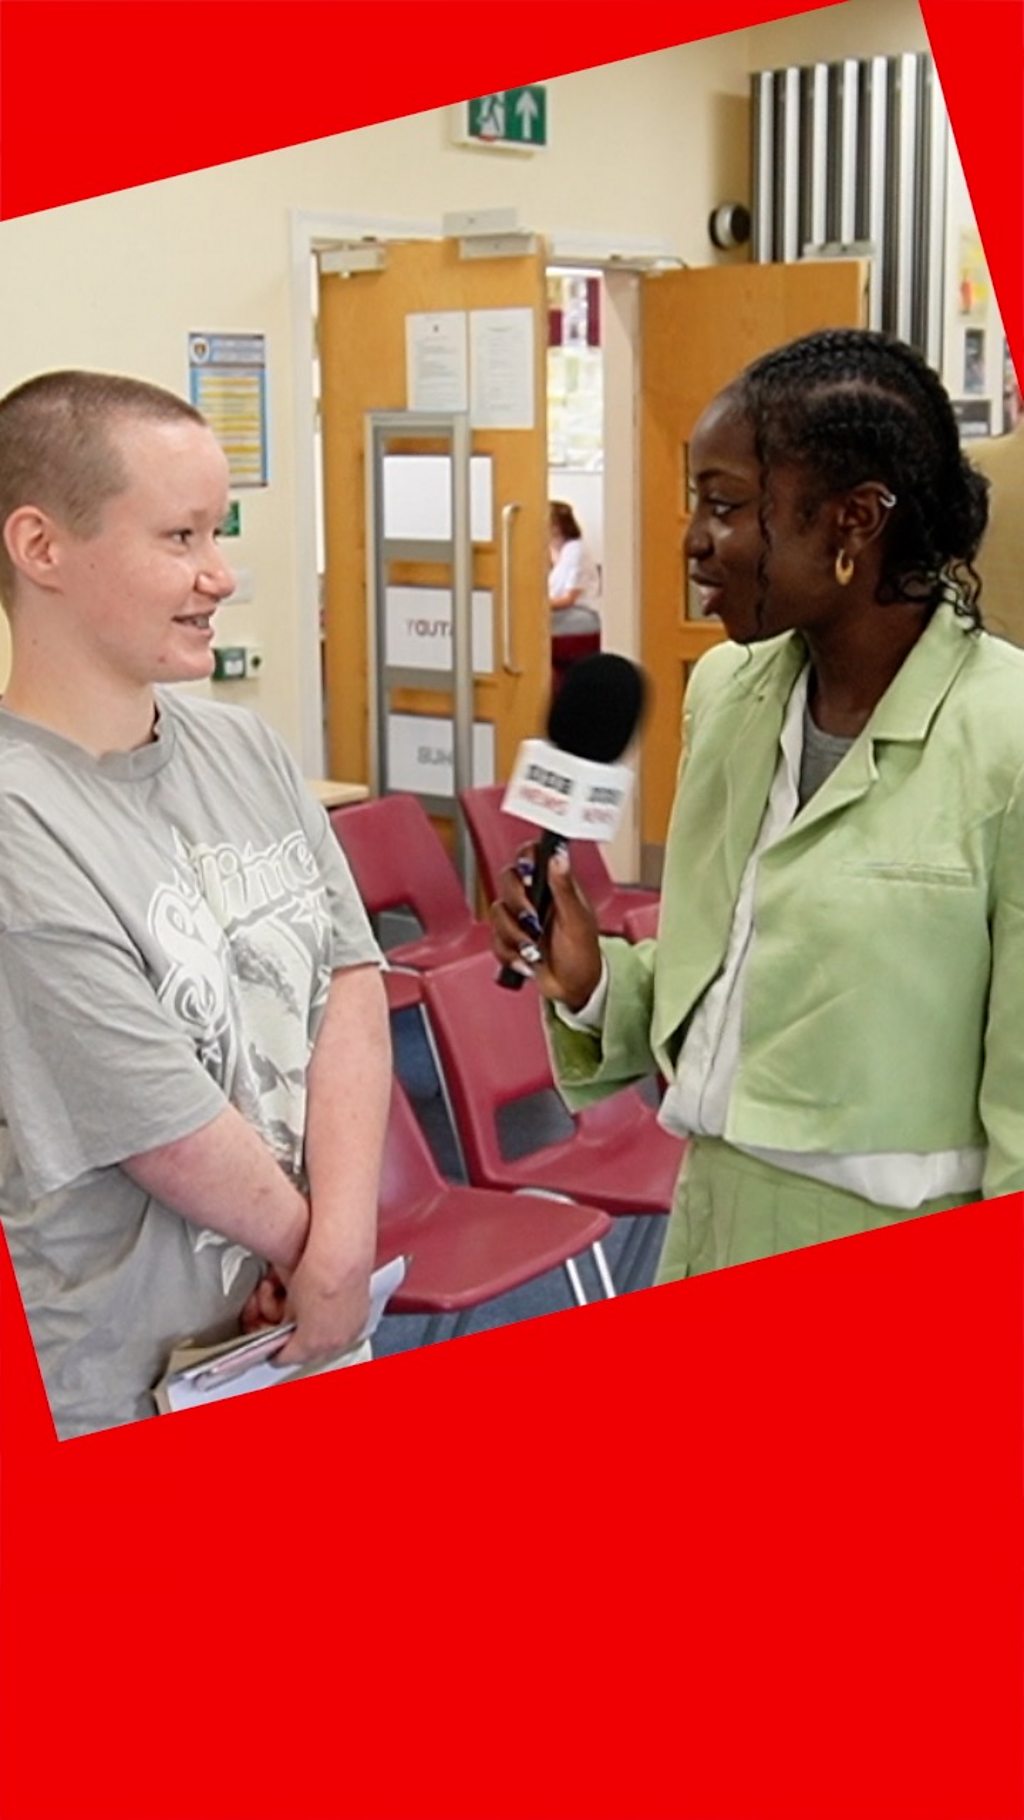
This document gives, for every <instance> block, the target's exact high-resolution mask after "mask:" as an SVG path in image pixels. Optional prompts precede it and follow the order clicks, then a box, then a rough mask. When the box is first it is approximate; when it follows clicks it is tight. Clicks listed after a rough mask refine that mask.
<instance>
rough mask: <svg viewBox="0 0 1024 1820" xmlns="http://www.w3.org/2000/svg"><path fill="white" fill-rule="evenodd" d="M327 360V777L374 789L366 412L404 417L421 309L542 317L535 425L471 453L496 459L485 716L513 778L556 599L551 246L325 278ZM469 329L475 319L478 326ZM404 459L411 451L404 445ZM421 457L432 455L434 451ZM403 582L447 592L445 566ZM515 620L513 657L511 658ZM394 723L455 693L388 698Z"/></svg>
mask: <svg viewBox="0 0 1024 1820" xmlns="http://www.w3.org/2000/svg"><path fill="white" fill-rule="evenodd" d="M319 295H320V364H321V395H322V429H323V454H324V516H325V537H326V567H327V574H326V589H325V603H324V604H325V614H324V656H325V665H324V668H325V682H326V691H327V733H328V750H329V768H330V773H331V775H332V776H333V777H340V778H346V779H351V780H354V781H358V782H366V781H368V780H369V778H370V776H371V754H370V750H369V698H370V678H369V677H368V675H367V663H368V655H367V652H368V628H367V607H366V601H367V592H366V587H367V549H366V522H365V468H364V438H365V425H364V419H365V414H366V412H368V411H376V410H381V411H385V410H390V411H394V410H405V409H407V408H408V405H409V402H410V401H409V399H408V396H407V389H406V319H407V317H408V316H409V315H411V314H415V313H435V312H436V313H439V312H442V311H466V312H471V311H477V310H507V309H519V310H523V309H525V310H529V311H530V312H532V315H533V326H534V336H533V341H534V349H533V427H532V428H530V429H502V430H495V429H481V430H474V431H473V435H472V450H473V454H474V456H476V455H483V456H489V457H490V458H491V473H492V483H493V484H492V536H491V537H490V539H489V540H488V541H487V542H485V543H480V544H475V545H474V551H473V574H472V585H473V587H474V588H475V589H480V590H483V589H486V590H488V591H489V592H490V593H491V596H492V602H493V609H494V628H493V652H494V658H493V668H492V669H491V670H490V671H489V672H488V673H487V674H486V675H482V676H480V677H478V679H477V681H476V683H475V685H474V716H475V718H476V720H478V721H486V722H490V723H492V724H493V726H494V729H495V732H494V743H495V772H496V777H497V779H499V780H500V779H504V778H505V777H507V775H508V773H509V771H510V769H511V766H512V761H513V758H514V755H515V751H516V748H517V746H518V745H519V743H520V741H521V740H523V739H526V738H531V737H535V736H536V735H537V734H538V733H539V732H540V731H541V730H542V722H543V717H544V712H545V705H546V701H547V696H548V690H549V685H550V674H551V669H550V661H551V660H550V638H549V631H548V602H547V551H548V533H547V428H546V411H545V399H546V375H547V359H546V348H547V305H546V290H545V258H544V251H543V248H542V247H538V250H537V251H536V252H534V253H530V254H526V255H523V256H519V255H516V256H515V257H496V258H484V259H469V260H467V259H464V258H462V257H460V251H459V247H458V244H457V243H456V242H454V241H451V240H444V241H409V242H394V241H392V242H390V243H389V244H388V246H387V265H386V267H385V269H384V270H382V271H374V272H359V273H355V274H354V275H352V276H351V277H342V276H339V275H324V276H321V279H320V293H319ZM467 328H468V323H467ZM402 446H403V452H406V451H407V449H408V444H407V443H403V445H402ZM423 452H424V453H430V452H431V445H430V444H428V443H425V444H424V445H423ZM506 507H512V508H516V510H515V512H514V515H513V516H512V517H511V521H510V524H509V539H510V548H511V555H512V562H511V588H510V598H509V600H508V603H507V605H506V603H505V601H504V600H503V599H502V597H501V593H502V563H501V537H502V515H503V511H504V508H506ZM388 579H389V580H390V582H391V583H392V585H394V586H395V587H398V586H408V587H413V586H424V587H427V586H429V587H435V588H441V587H448V586H449V585H450V574H449V571H448V569H447V567H445V566H442V565H440V564H436V563H425V562H416V563H412V562H403V563H393V564H392V565H391V570H390V574H389V578H388ZM506 623H507V625H508V627H509V628H510V632H511V643H512V650H511V652H509V651H508V650H506V649H505V637H504V633H505V627H506ZM390 707H391V711H392V712H393V713H395V714H417V715H419V714H422V715H436V716H440V717H447V716H450V714H451V711H452V703H451V692H450V687H448V686H445V685H444V684H443V683H442V680H441V677H440V676H439V678H438V687H437V688H436V689H435V688H430V689H426V688H416V689H412V688H404V689H395V690H392V692H391V703H390Z"/></svg>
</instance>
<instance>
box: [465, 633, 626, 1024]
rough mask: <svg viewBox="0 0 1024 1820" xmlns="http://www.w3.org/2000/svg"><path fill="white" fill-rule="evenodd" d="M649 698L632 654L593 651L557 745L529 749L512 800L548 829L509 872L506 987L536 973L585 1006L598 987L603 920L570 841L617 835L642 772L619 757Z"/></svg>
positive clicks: (568, 685) (564, 698)
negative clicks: (582, 883) (574, 866)
mask: <svg viewBox="0 0 1024 1820" xmlns="http://www.w3.org/2000/svg"><path fill="white" fill-rule="evenodd" d="M644 696H645V683H644V676H643V672H642V671H641V670H639V669H638V668H637V666H636V665H635V664H632V663H630V662H629V661H628V659H626V658H624V657H616V656H614V655H611V654H602V655H600V656H597V657H589V658H585V659H583V661H582V662H581V663H578V664H575V665H574V666H573V668H572V669H571V670H570V671H569V672H568V675H567V676H566V679H565V682H564V683H563V685H562V690H561V692H560V694H559V695H558V697H557V699H556V700H555V702H554V703H553V704H552V708H551V712H550V715H549V718H548V740H547V742H544V741H542V740H527V741H526V742H525V744H524V745H523V746H522V747H521V748H520V751H519V755H518V758H517V760H516V765H515V769H514V771H513V775H512V778H511V781H510V783H509V786H508V790H507V791H506V794H505V801H504V804H503V807H504V808H505V809H507V810H508V811H509V812H510V813H511V814H514V815H516V816H519V817H521V818H523V819H525V820H530V821H534V822H536V823H537V825H538V826H539V827H540V828H541V829H542V830H543V832H542V834H541V837H540V840H539V841H538V843H537V846H536V848H535V849H534V850H533V852H532V854H531V853H530V851H529V850H526V851H524V853H523V854H521V855H520V858H519V860H518V861H517V862H516V865H515V866H512V867H509V868H507V869H506V871H505V872H504V873H503V875H502V885H501V897H500V899H499V901H498V902H497V903H496V904H495V905H494V906H493V908H492V912H491V920H492V926H493V929H494V947H495V952H496V953H497V955H498V958H499V959H500V960H501V961H502V962H503V963H504V964H503V966H502V970H501V973H500V974H499V984H501V985H503V986H507V987H514V988H517V987H519V986H521V985H522V982H523V977H524V972H530V973H532V976H533V977H534V978H535V979H536V981H537V984H538V986H539V987H540V990H541V991H542V992H543V993H544V995H545V996H546V997H548V998H553V999H559V1000H561V1001H562V1002H563V1003H565V1004H567V1005H569V1006H570V1007H571V1008H576V1009H578V1008H579V1006H581V1005H583V1004H585V1003H586V1001H587V999H588V998H589V997H590V994H591V992H592V991H593V989H594V987H595V986H596V985H597V982H598V980H599V978H600V974H601V956H600V951H599V949H598V944H597V924H596V920H595V918H594V914H593V911H592V910H591V908H590V905H589V904H588V903H587V902H586V899H585V898H584V897H583V895H582V893H581V892H580V890H579V888H578V886H577V885H576V883H575V881H574V879H573V878H572V876H571V873H570V871H569V868H568V863H567V860H566V859H565V843H566V841H567V840H568V839H569V838H570V837H572V838H575V839H584V840H610V839H611V838H612V836H613V835H614V834H615V832H616V830H617V828H618V825H619V822H620V820H621V816H622V811H623V809H624V807H625V804H626V801H627V799H628V794H629V790H630V787H631V785H632V773H631V772H630V771H628V770H627V769H626V768H625V767H624V766H622V765H619V764H617V763H616V762H615V761H616V760H617V759H619V758H620V757H621V755H622V753H623V752H624V751H625V749H626V747H627V746H628V744H629V742H630V740H631V739H632V737H633V735H634V733H635V732H636V730H637V727H638V725H639V722H640V719H641V716H642V713H643V708H644ZM527 963H528V965H527Z"/></svg>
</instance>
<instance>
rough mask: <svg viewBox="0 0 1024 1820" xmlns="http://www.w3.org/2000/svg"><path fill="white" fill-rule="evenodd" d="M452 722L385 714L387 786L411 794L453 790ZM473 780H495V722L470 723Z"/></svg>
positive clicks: (447, 793) (448, 793)
mask: <svg viewBox="0 0 1024 1820" xmlns="http://www.w3.org/2000/svg"><path fill="white" fill-rule="evenodd" d="M452 739H453V733H452V723H451V721H450V720H437V719H434V718H433V717H432V716H428V715H425V714H389V715H388V789H389V790H409V791H411V793H412V795H413V796H445V797H451V796H453V795H454V793H455V767H454V762H453V758H452ZM473 782H474V784H493V782H494V725H493V722H491V721H479V720H478V721H476V722H475V723H474V726H473Z"/></svg>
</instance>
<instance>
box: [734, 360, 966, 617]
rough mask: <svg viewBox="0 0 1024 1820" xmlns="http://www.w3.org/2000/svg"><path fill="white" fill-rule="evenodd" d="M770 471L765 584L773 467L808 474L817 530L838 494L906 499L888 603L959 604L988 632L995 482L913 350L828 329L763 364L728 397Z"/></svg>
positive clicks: (886, 556) (884, 582)
mask: <svg viewBox="0 0 1024 1820" xmlns="http://www.w3.org/2000/svg"><path fill="white" fill-rule="evenodd" d="M729 390H730V395H731V397H732V399H733V400H734V402H735V404H736V406H737V407H738V408H739V409H740V410H741V411H742V412H743V415H744V416H745V417H746V418H747V419H748V420H749V422H750V424H751V426H752V428H753V433H754V444H755V449H756V452H757V457H758V461H759V463H760V467H761V476H762V480H761V494H762V497H761V506H760V520H761V530H762V538H763V540H764V545H765V548H764V552H763V555H762V562H761V578H762V586H763V585H764V583H765V582H766V579H767V575H766V561H767V551H768V547H769V546H770V542H771V530H770V515H769V512H768V500H769V493H770V476H771V470H772V468H773V467H776V466H778V465H780V464H782V463H794V464H798V465H799V466H801V467H803V468H804V469H805V470H806V473H807V477H808V488H807V493H806V496H805V500H804V510H805V513H806V516H807V519H808V522H809V521H810V519H811V518H813V516H814V514H815V513H816V512H817V511H818V510H819V508H820V506H821V505H822V504H823V503H824V501H825V500H826V499H827V498H829V497H830V496H831V495H832V494H835V493H842V492H846V491H848V490H849V489H850V488H852V487H855V486H858V485H859V484H860V483H861V482H862V481H865V480H877V481H881V482H882V483H884V485H885V486H887V487H888V488H889V489H890V491H891V492H892V493H894V494H895V496H896V506H895V508H894V510H893V511H892V513H891V515H890V519H889V523H888V526H887V528H886V533H885V538H884V542H883V545H882V564H881V573H880V580H879V590H878V598H879V600H880V601H883V602H886V603H890V602H893V601H896V600H904V601H912V602H913V603H914V604H916V605H918V606H924V607H927V608H929V609H931V608H934V607H936V606H938V604H939V602H940V601H942V600H949V601H950V602H951V603H952V605H953V606H954V608H955V609H956V611H957V612H958V613H959V614H960V615H961V616H962V617H963V618H965V619H968V620H970V622H971V624H972V625H973V626H974V627H975V629H976V630H979V631H980V630H981V627H982V619H981V613H980V610H979V607H978V597H979V595H980V592H981V582H980V580H979V578H978V576H977V574H976V573H975V570H974V568H973V566H972V564H973V560H974V557H975V555H976V553H977V549H978V545H979V544H980V542H981V538H982V534H983V532H984V530H985V526H986V523H987V521H988V501H987V495H988V482H987V480H985V479H984V477H983V476H982V475H981V474H980V473H978V471H977V469H975V468H973V467H972V466H971V465H970V463H969V462H968V461H967V460H966V459H965V458H964V455H963V453H962V451H961V447H960V437H959V432H958V430H957V424H956V418H955V417H954V415H953V409H952V406H951V404H950V402H949V398H948V396H947V393H946V391H945V388H944V386H943V385H942V382H941V380H940V379H939V377H938V375H937V374H936V373H935V372H933V370H932V368H931V367H930V366H928V364H927V362H926V361H925V360H923V359H922V357H921V355H920V354H918V353H917V352H916V351H915V349H914V348H911V347H908V345H907V344H906V343H905V342H902V341H898V340H896V338H895V337H894V336H891V335H883V334H877V333H875V332H873V331H871V330H868V329H822V330H819V331H818V332H816V333H815V334H812V335H803V336H801V337H800V339H799V340H797V341H791V342H789V343H788V345H787V346H785V347H781V348H777V349H776V350H775V351H774V352H772V353H770V354H766V355H764V356H763V357H762V358H761V359H760V360H756V361H754V362H753V364H752V365H751V366H749V367H747V369H746V371H745V372H743V373H741V375H740V377H739V379H738V380H736V382H735V384H734V385H733V386H731V387H730V388H729Z"/></svg>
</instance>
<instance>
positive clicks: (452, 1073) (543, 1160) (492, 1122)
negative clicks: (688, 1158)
mask: <svg viewBox="0 0 1024 1820" xmlns="http://www.w3.org/2000/svg"><path fill="white" fill-rule="evenodd" d="M494 976H495V962H494V960H493V959H492V958H491V956H489V955H479V956H476V957H474V958H471V959H469V960H467V961H461V962H459V963H458V964H456V965H455V966H451V967H442V968H440V969H439V970H438V971H437V972H435V973H430V974H428V975H427V976H426V978H425V980H424V983H423V984H424V995H425V998H426V1004H427V1010H428V1014H429V1018H430V1023H431V1027H432V1029H433V1032H434V1037H435V1040H436V1043H437V1049H438V1053H439V1055H440V1058H441V1067H442V1070H443V1073H444V1078H445V1081H446V1083H447V1089H448V1096H449V1101H450V1104H451V1107H452V1111H453V1115H454V1119H455V1125H456V1128H457V1130H458V1133H459V1139H460V1143H461V1146H462V1152H463V1156H464V1158H465V1163H466V1169H467V1172H468V1175H469V1179H470V1181H471V1182H474V1183H476V1184H477V1186H479V1187H481V1188H484V1187H486V1188H503V1189H506V1190H509V1189H511V1190H514V1191H515V1192H517V1193H520V1192H522V1191H523V1190H527V1189H528V1190H548V1191H554V1192H556V1193H559V1194H566V1195H570V1196H572V1197H573V1199H578V1200H580V1201H583V1202H585V1203H586V1204H588V1205H590V1206H594V1207H601V1208H603V1209H604V1211H605V1212H606V1213H608V1214H611V1215H612V1216H613V1217H615V1216H620V1215H628V1214H632V1215H641V1216H644V1217H643V1218H642V1219H640V1220H638V1221H637V1224H636V1225H635V1226H634V1228H633V1230H632V1232H631V1234H630V1238H629V1239H628V1240H627V1242H626V1245H625V1247H624V1248H623V1256H622V1258H621V1259H620V1263H619V1268H618V1272H617V1287H618V1288H619V1289H620V1290H627V1289H631V1288H633V1287H634V1286H635V1284H636V1282H637V1281H638V1280H639V1278H640V1276H641V1274H642V1271H643V1268H644V1266H645V1263H646V1261H647V1258H648V1256H649V1252H650V1249H651V1246H652V1245H653V1244H654V1242H655V1241H656V1240H657V1238H658V1235H659V1231H660V1230H661V1228H662V1222H663V1219H664V1216H665V1214H666V1213H667V1212H668V1210H669V1208H670V1206H671V1204H672V1196H673V1191H674V1188H675V1181H676V1176H677V1175H678V1172H679V1166H680V1164H681V1162H682V1157H683V1144H682V1143H681V1141H680V1140H679V1139H678V1138H674V1137H672V1136H670V1134H669V1133H668V1132H666V1131H663V1130H662V1128H661V1126H660V1125H659V1124H658V1123H657V1120H656V1116H655V1112H654V1109H653V1108H652V1106H651V1105H650V1104H649V1103H648V1101H647V1100H646V1099H645V1098H644V1096H643V1093H642V1092H641V1090H640V1088H639V1087H635V1086H634V1087H625V1088H622V1089H621V1090H620V1091H619V1092H617V1093H614V1094H612V1095H611V1096H610V1097H609V1098H607V1099H605V1100H602V1101H600V1102H599V1103H598V1104H597V1105H594V1106H589V1107H586V1108H585V1109H584V1110H583V1111H582V1112H579V1113H577V1114H576V1115H575V1116H574V1118H573V1120H572V1129H571V1131H570V1132H569V1134H568V1135H566V1136H562V1137H556V1138H554V1139H553V1140H551V1141H549V1142H546V1143H542V1144H541V1145H540V1147H539V1148H537V1149H534V1150H531V1151H529V1152H528V1153H527V1154H526V1155H519V1156H510V1155H508V1154H506V1151H507V1148H508V1147H507V1145H505V1146H503V1143H502V1127H503V1118H502V1115H503V1113H507V1111H508V1109H509V1108H511V1107H512V1106H517V1105H518V1106H523V1105H524V1104H525V1103H527V1102H529V1101H530V1100H533V1099H535V1098H536V1096H538V1095H541V1094H544V1093H545V1092H547V1093H551V1092H553V1090H554V1080H553V1077H552V1072H551V1061H550V1057H549V1055H548V1048H547V1043H546V1041H545V1038H544V1031H543V1028H542V1024H541V1013H540V1008H539V1006H538V1003H537V997H536V993H535V992H534V991H533V990H532V989H527V990H525V991H522V992H507V991H502V990H501V989H500V988H499V987H498V986H496V985H495V978H494Z"/></svg>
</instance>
